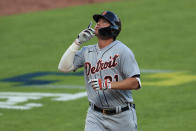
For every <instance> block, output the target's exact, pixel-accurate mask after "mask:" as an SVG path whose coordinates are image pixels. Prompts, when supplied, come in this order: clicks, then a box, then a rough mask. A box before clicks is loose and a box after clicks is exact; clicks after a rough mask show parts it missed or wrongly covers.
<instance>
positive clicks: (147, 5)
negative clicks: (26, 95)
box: [0, 0, 196, 131]
mask: <svg viewBox="0 0 196 131" xmlns="http://www.w3.org/2000/svg"><path fill="white" fill-rule="evenodd" d="M195 4H196V1H194V0H187V1H185V0H181V1H178V0H172V1H171V0H159V1H157V0H137V1H133V0H122V1H120V2H113V3H104V4H103V3H100V4H92V5H84V6H77V7H69V8H64V9H55V10H50V11H42V12H34V13H27V14H19V15H13V16H3V17H0V54H1V55H0V60H1V63H0V64H1V66H0V73H1V75H0V79H3V78H7V77H12V76H16V75H21V74H25V73H31V72H39V71H52V72H56V71H57V66H58V62H59V60H60V58H61V56H62V54H63V53H64V51H65V50H66V48H67V47H68V46H69V45H70V44H71V43H72V41H73V40H74V39H75V38H76V36H77V35H78V33H79V32H80V31H81V30H83V29H84V28H86V26H87V25H88V23H89V22H90V21H91V20H92V15H93V14H95V13H101V12H102V11H103V10H111V11H114V12H115V13H117V14H118V15H119V16H120V18H121V20H122V32H121V34H120V36H119V37H118V39H119V40H121V41H122V42H124V43H125V44H126V45H127V46H128V47H130V48H131V49H132V51H133V52H134V54H135V57H136V59H137V61H138V64H139V66H140V68H141V69H162V70H173V71H176V72H178V71H188V72H190V74H191V75H195V74H196V68H195V64H196V61H195V57H196V46H195V42H196V37H194V35H195V34H196V25H195V23H196V14H195V12H196V8H195ZM93 25H95V23H94V24H93ZM95 42H96V38H94V39H92V40H91V41H89V42H88V43H86V44H84V45H88V44H94V43H95ZM147 76H148V74H144V77H142V81H144V82H146V81H148V77H147ZM179 77H180V76H179ZM41 79H42V78H41ZM43 79H55V80H56V79H58V80H62V81H61V82H60V83H58V84H72V83H73V84H76V85H82V86H84V81H83V80H84V79H83V78H82V77H75V76H72V77H68V78H65V79H64V78H63V77H57V76H49V77H44V78H43ZM72 81H73V82H72ZM153 81H157V80H156V79H154V80H153ZM195 84H196V82H195V81H193V82H190V83H188V84H187V83H186V84H182V85H178V86H168V87H165V86H164V87H156V86H143V88H142V89H141V90H138V91H133V95H134V100H135V103H136V109H137V115H138V128H139V129H138V130H140V131H165V130H167V131H184V130H188V131H194V130H195V128H196V126H195V124H194V122H195V121H196V118H195V117H194V116H195V115H196V111H195V109H196V101H195V93H196V89H195ZM13 85H14V84H13V83H3V82H0V91H14V92H15V91H16V92H51V93H52V92H54V93H60V92H61V93H64V92H67V93H74V92H81V91H84V89H60V88H58V89H49V88H34V87H14V86H13ZM38 102H40V103H43V104H44V106H43V107H41V108H34V109H32V110H27V111H20V110H19V111H16V110H7V109H0V113H2V114H3V115H2V116H0V123H1V124H0V130H3V131H13V130H17V131H18V130H25V131H30V130H42V131H44V130H47V131H53V130H58V131H61V130H69V131H79V130H83V128H84V121H85V115H86V110H87V108H88V102H87V98H83V99H79V100H74V101H68V102H51V100H49V99H42V100H38Z"/></svg>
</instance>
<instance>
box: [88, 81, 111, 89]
mask: <svg viewBox="0 0 196 131" xmlns="http://www.w3.org/2000/svg"><path fill="white" fill-rule="evenodd" d="M88 83H90V84H91V86H92V88H93V89H94V90H106V89H111V82H110V80H108V79H106V80H104V81H102V80H101V79H90V80H89V81H88Z"/></svg>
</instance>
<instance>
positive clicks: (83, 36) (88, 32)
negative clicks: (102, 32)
mask: <svg viewBox="0 0 196 131" xmlns="http://www.w3.org/2000/svg"><path fill="white" fill-rule="evenodd" d="M91 25H92V21H91V22H90V24H89V25H88V28H87V29H85V30H83V31H81V32H80V34H79V35H78V38H77V39H76V42H77V43H79V44H82V43H84V42H87V41H88V40H90V39H91V38H93V37H94V36H95V30H94V29H93V28H91Z"/></svg>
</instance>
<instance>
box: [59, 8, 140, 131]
mask: <svg viewBox="0 0 196 131" xmlns="http://www.w3.org/2000/svg"><path fill="white" fill-rule="evenodd" d="M93 19H94V20H95V22H96V25H95V28H94V29H93V28H91V24H92V23H90V24H89V26H88V28H87V29H85V30H83V31H82V32H80V33H79V35H78V38H76V40H75V41H74V42H73V44H72V45H71V46H70V47H69V48H68V49H67V50H66V51H65V53H64V54H63V56H62V58H61V60H60V63H59V66H58V69H59V70H60V71H62V72H70V71H75V70H77V69H78V68H80V67H84V77H85V81H86V90H87V94H88V100H89V105H90V106H89V108H88V112H87V116H86V123H85V131H137V117H136V111H135V104H134V103H133V98H132V93H131V90H135V89H139V88H140V87H141V82H140V70H139V67H138V64H137V62H136V60H135V57H134V54H133V53H132V51H131V50H130V49H129V48H128V47H127V46H126V45H124V44H123V43H122V42H120V41H119V40H116V38H117V36H118V34H119V33H120V31H121V21H120V19H119V17H118V16H117V15H116V14H114V13H113V12H111V11H104V12H103V13H101V14H95V15H93ZM94 36H96V37H97V39H98V42H97V44H95V45H88V46H83V47H82V48H81V49H80V50H79V48H80V46H81V45H82V44H83V43H84V42H86V41H88V40H90V39H91V38H93V37H94Z"/></svg>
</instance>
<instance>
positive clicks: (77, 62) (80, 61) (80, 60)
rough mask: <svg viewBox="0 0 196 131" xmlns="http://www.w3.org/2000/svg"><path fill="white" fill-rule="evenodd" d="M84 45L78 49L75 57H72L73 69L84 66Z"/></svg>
mask: <svg viewBox="0 0 196 131" xmlns="http://www.w3.org/2000/svg"><path fill="white" fill-rule="evenodd" d="M85 50H86V47H83V48H81V49H80V50H79V51H77V52H76V54H75V57H74V61H73V64H74V71H76V70H77V69H78V68H80V67H83V66H84V62H85V58H84V53H85Z"/></svg>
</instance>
